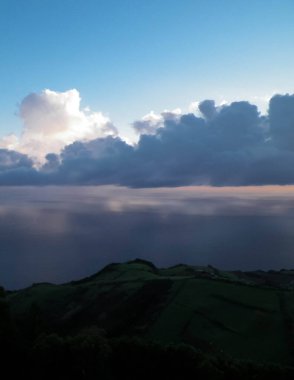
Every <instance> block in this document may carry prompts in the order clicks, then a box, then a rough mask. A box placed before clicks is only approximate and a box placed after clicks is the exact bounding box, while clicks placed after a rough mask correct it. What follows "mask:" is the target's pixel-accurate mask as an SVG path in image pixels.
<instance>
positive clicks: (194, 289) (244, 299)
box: [6, 260, 294, 365]
mask: <svg viewBox="0 0 294 380" xmlns="http://www.w3.org/2000/svg"><path fill="white" fill-rule="evenodd" d="M293 281H294V272H292V271H283V270H282V271H279V272H273V271H271V272H262V271H258V272H251V273H250V272H248V273H245V272H223V271H219V270H217V269H215V268H213V267H211V266H208V267H192V266H187V265H178V266H175V267H172V268H165V269H158V268H156V267H155V266H154V265H153V264H152V263H150V262H147V261H143V260H135V261H132V262H128V263H123V264H111V265H109V266H107V267H105V268H104V269H103V270H102V271H100V272H99V273H97V274H95V275H93V276H91V277H88V278H85V279H83V280H80V281H75V282H71V283H67V284H63V285H53V284H47V283H43V284H34V285H33V286H31V287H29V288H26V289H23V290H19V291H14V292H8V293H7V296H6V300H7V302H8V304H9V307H10V313H11V316H12V320H13V323H14V326H16V327H15V328H16V330H17V331H18V332H19V334H21V335H22V336H23V337H24V339H26V340H30V339H31V340H32V339H36V338H37V337H38V335H40V334H44V333H46V334H50V333H53V332H54V333H58V334H60V335H61V336H65V335H69V334H77V333H78V332H79V331H81V330H82V329H85V328H86V327H93V326H97V327H99V328H100V329H104V330H105V331H106V332H107V335H108V336H109V337H113V338H115V337H120V336H138V337H140V338H141V339H143V340H144V341H157V342H159V343H160V344H170V343H175V344H178V343H186V344H189V345H191V346H193V347H194V348H196V349H199V350H201V351H202V352H205V353H207V354H210V355H218V354H221V355H227V356H228V357H232V358H235V359H242V360H252V361H256V362H258V363H262V362H265V363H277V364H281V365H292V364H293V363H294V357H293V354H294V350H293V348H294V330H293V326H294V324H293V321H294V319H293V318H294V290H292V287H293Z"/></svg>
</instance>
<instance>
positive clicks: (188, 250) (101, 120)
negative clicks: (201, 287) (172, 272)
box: [0, 0, 294, 288]
mask: <svg viewBox="0 0 294 380" xmlns="http://www.w3.org/2000/svg"><path fill="white" fill-rule="evenodd" d="M293 16H294V1H293V0H25V1H24V0H0V84H1V86H0V89H1V94H0V268H1V270H0V283H3V284H4V285H5V286H9V287H12V288H14V287H18V286H26V285H28V284H30V283H32V282H33V281H46V280H48V281H57V282H62V281H66V280H71V279H73V278H78V277H81V276H84V275H89V274H91V273H92V272H93V271H95V270H96V269H97V270H98V269H99V268H101V267H102V266H103V265H105V264H108V263H109V262H111V261H124V260H129V259H133V258H135V257H138V256H140V257H141V258H145V259H146V258H147V259H150V260H152V261H154V262H155V263H156V264H157V265H163V266H166V265H173V264H177V263H178V262H186V263H190V264H203V265H206V264H209V263H210V264H213V265H215V266H218V267H221V268H232V269H238V268H239V269H240V268H241V269H257V268H265V269H268V268H281V267H282V266H284V267H292V268H293V265H294V258H293V255H292V252H293V247H294V241H293V227H294V222H293V221H294V212H293V209H294V208H293V195H292V194H293V185H294V171H293V168H294V49H293V47H294V22H293ZM23 268H26V270H25V271H24V270H23Z"/></svg>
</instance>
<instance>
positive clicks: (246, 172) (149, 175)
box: [0, 95, 294, 187]
mask: <svg viewBox="0 0 294 380" xmlns="http://www.w3.org/2000/svg"><path fill="white" fill-rule="evenodd" d="M199 110H200V112H201V114H202V115H203V117H197V116H195V115H194V114H186V115H182V116H180V115H178V114H177V115H176V114H174V113H172V112H171V113H166V114H165V113H162V114H161V116H160V117H161V119H160V120H159V119H158V120H157V121H156V120H155V117H154V114H152V115H151V116H150V115H149V116H148V118H146V119H145V120H143V121H141V123H145V124H144V126H142V125H141V124H140V129H141V131H144V133H146V132H147V131H148V130H149V131H151V134H141V136H140V139H139V141H138V144H137V145H136V146H130V145H128V144H127V143H126V142H124V141H122V140H121V139H120V138H118V137H112V136H109V137H106V138H99V139H96V140H93V141H90V142H75V143H73V144H71V145H69V146H67V147H65V149H64V150H63V151H62V153H61V154H60V155H59V156H58V155H55V154H49V155H47V163H46V164H45V165H44V166H43V167H42V168H41V169H40V170H39V171H36V170H35V169H34V168H33V167H32V163H31V161H30V160H29V159H28V158H27V157H26V156H23V155H21V156H19V158H17V157H18V156H17V154H18V153H16V152H12V153H11V160H12V161H11V162H12V164H11V166H9V165H8V166H7V165H6V166H5V165H4V166H1V162H0V184H2V185H6V184H11V183H14V184H29V183H30V181H31V183H34V184H37V183H40V184H45V183H48V184H119V185H126V186H129V187H159V186H180V185H191V184H209V185H215V186H224V185H232V186H234V185H236V186H238V185H255V184H257V185H262V184H291V183H294V170H293V167H294V166H293V165H294V95H276V96H274V97H273V98H272V99H271V101H270V103H269V112H268V115H267V116H261V115H260V114H259V112H258V109H257V107H256V106H255V105H252V104H250V103H248V102H246V101H240V102H233V103H231V104H230V105H224V106H221V107H216V106H215V103H214V101H212V100H205V101H203V102H201V103H200V104H199ZM171 115H172V117H171ZM154 120H155V121H154ZM157 122H158V125H157V124H156V123H157ZM148 123H151V124H150V125H151V127H152V128H151V127H150V128H149V129H148ZM154 123H155V124H156V125H155V124H154ZM134 127H135V128H136V129H137V130H138V122H137V123H136V122H135V123H134ZM143 127H144V128H143ZM5 154H6V155H8V151H5ZM14 155H15V157H14ZM20 157H22V158H20ZM0 159H1V156H0ZM4 161H5V158H4V159H3V162H4ZM8 161H9V160H8ZM5 162H6V161H5ZM13 162H15V164H13Z"/></svg>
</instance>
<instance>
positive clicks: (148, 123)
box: [132, 108, 182, 135]
mask: <svg viewBox="0 0 294 380" xmlns="http://www.w3.org/2000/svg"><path fill="white" fill-rule="evenodd" d="M181 113H182V111H181V110H180V108H176V109H174V110H172V111H169V110H165V111H163V112H161V113H160V114H156V113H155V112H154V111H150V112H149V113H148V114H147V115H145V116H143V117H142V118H141V120H135V121H134V122H133V124H132V125H133V128H134V129H135V131H136V132H137V133H139V134H140V135H154V134H155V133H156V131H157V129H158V128H162V127H164V123H165V121H167V120H176V119H178V118H179V116H180V115H181Z"/></svg>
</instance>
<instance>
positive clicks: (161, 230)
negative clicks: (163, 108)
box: [0, 186, 294, 289]
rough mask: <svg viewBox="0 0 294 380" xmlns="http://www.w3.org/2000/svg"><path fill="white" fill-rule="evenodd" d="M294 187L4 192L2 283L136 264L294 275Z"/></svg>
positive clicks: (0, 208)
mask: <svg viewBox="0 0 294 380" xmlns="http://www.w3.org/2000/svg"><path fill="white" fill-rule="evenodd" d="M293 231H294V187H293V186H284V187H282V186H266V187H231V188H229V187H223V188H211V187H205V186H203V187H179V188H157V189H129V188H124V187H116V186H100V187H43V188H40V187H36V188H34V187H4V188H1V189H0V284H2V285H3V286H5V287H6V288H8V289H14V288H20V287H25V286H29V285H30V284H32V283H34V282H44V281H49V282H55V283H62V282H65V281H70V280H74V279H79V278H82V277H84V276H87V275H91V274H93V273H95V272H96V271H98V270H100V269H101V268H102V267H103V266H105V265H107V264H109V263H111V262H121V261H126V260H131V259H134V258H137V257H139V258H143V259H147V260H151V261H152V262H154V263H155V264H156V265H157V266H170V265H175V264H178V263H186V264H191V265H207V264H210V265H213V266H216V267H218V268H220V269H229V270H232V269H241V270H256V269H264V270H267V269H281V268H294V235H293Z"/></svg>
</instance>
